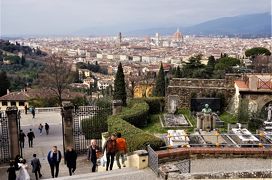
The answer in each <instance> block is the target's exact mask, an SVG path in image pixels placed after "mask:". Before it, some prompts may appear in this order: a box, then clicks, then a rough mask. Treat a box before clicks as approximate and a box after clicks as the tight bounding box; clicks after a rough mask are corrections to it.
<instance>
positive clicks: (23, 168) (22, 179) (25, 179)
mask: <svg viewBox="0 0 272 180" xmlns="http://www.w3.org/2000/svg"><path fill="white" fill-rule="evenodd" d="M20 161H21V162H20V163H18V166H19V168H20V170H19V175H18V177H17V178H16V180H30V176H29V174H28V172H27V169H28V165H27V164H26V160H25V159H22V158H21V159H20Z"/></svg>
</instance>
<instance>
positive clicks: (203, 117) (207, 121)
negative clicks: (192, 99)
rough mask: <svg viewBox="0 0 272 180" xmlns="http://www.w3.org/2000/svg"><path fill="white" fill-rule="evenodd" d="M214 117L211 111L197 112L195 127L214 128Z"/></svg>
mask: <svg viewBox="0 0 272 180" xmlns="http://www.w3.org/2000/svg"><path fill="white" fill-rule="evenodd" d="M215 121H216V119H215V118H213V116H212V113H208V114H207V113H197V128H198V129H202V130H204V131H207V130H212V129H214V128H215Z"/></svg>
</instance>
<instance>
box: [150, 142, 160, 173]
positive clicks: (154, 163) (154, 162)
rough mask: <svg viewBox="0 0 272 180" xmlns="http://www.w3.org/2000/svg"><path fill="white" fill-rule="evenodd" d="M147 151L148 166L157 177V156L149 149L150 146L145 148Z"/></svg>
mask: <svg viewBox="0 0 272 180" xmlns="http://www.w3.org/2000/svg"><path fill="white" fill-rule="evenodd" d="M147 151H148V166H149V167H150V169H152V171H153V172H154V173H155V174H156V175H157V176H159V158H158V154H157V153H156V152H155V151H154V150H153V149H152V147H150V145H148V146H147Z"/></svg>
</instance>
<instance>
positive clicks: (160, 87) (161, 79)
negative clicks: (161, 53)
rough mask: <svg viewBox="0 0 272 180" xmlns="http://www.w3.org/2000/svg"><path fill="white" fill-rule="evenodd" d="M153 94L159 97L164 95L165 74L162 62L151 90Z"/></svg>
mask: <svg viewBox="0 0 272 180" xmlns="http://www.w3.org/2000/svg"><path fill="white" fill-rule="evenodd" d="M153 95H154V96H159V97H163V96H165V74H164V70H163V66H162V63H161V67H160V70H159V74H158V77H157V80H156V84H155V88H154V90H153Z"/></svg>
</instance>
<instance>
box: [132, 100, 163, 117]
mask: <svg viewBox="0 0 272 180" xmlns="http://www.w3.org/2000/svg"><path fill="white" fill-rule="evenodd" d="M131 101H132V102H133V103H136V102H143V101H145V102H146V103H147V104H148V106H149V113H150V114H158V113H160V112H163V111H164V107H165V99H164V97H148V98H136V99H133V100H131Z"/></svg>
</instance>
